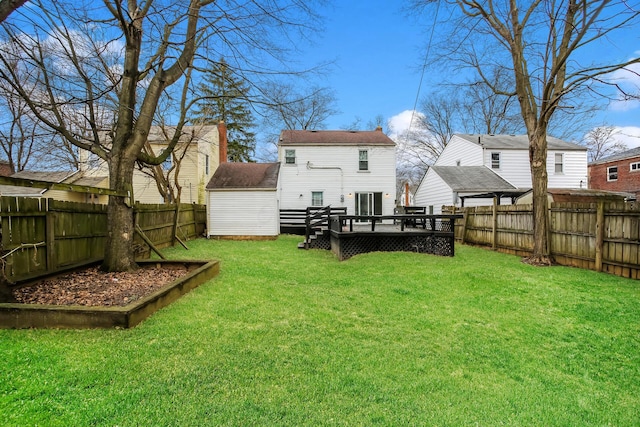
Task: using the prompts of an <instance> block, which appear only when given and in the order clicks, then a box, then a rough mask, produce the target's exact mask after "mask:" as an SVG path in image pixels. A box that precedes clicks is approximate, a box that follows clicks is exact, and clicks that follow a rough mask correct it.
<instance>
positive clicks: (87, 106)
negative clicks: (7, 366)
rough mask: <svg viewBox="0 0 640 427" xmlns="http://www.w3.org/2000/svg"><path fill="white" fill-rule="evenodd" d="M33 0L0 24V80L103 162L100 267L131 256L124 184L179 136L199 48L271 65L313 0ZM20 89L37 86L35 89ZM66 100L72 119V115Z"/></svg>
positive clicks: (302, 30) (302, 27)
mask: <svg viewBox="0 0 640 427" xmlns="http://www.w3.org/2000/svg"><path fill="white" fill-rule="evenodd" d="M31 3H32V7H30V8H28V10H27V9H21V10H20V11H19V12H16V14H15V15H14V16H12V19H11V22H10V23H9V21H8V20H7V21H5V22H4V23H3V29H4V31H5V34H6V40H7V42H6V43H5V46H6V45H11V46H12V47H17V48H18V49H19V50H20V55H19V56H18V57H16V56H15V55H14V54H13V51H14V49H2V50H0V80H4V81H6V82H8V83H9V84H10V86H11V88H12V90H13V91H14V92H15V93H16V94H18V95H19V96H21V97H22V99H24V100H25V101H26V102H27V104H28V105H29V108H30V109H31V111H32V113H33V114H34V115H35V117H37V118H38V120H39V121H40V122H41V123H43V124H44V125H46V126H47V127H48V128H49V129H52V130H54V131H56V132H57V133H58V134H60V135H62V136H63V137H64V138H65V140H67V141H69V142H70V143H71V144H73V145H74V146H76V147H79V148H81V149H84V150H87V151H90V152H91V153H93V154H94V155H96V156H99V157H100V158H102V159H103V160H105V161H106V162H107V163H108V166H109V180H110V188H111V189H112V190H115V191H116V192H118V193H119V194H120V195H119V196H111V197H110V198H109V206H108V217H109V223H110V227H109V234H108V236H107V243H106V246H105V258H104V262H103V265H102V268H103V269H104V270H109V271H123V270H129V269H132V268H135V266H136V265H135V262H134V253H133V245H132V242H133V234H134V229H133V212H132V209H131V207H130V206H129V204H128V199H127V197H126V196H125V194H128V193H129V194H130V193H131V191H132V177H133V170H134V167H135V165H136V164H137V163H143V164H147V165H159V164H162V163H163V162H164V161H165V160H166V159H167V158H168V157H169V156H170V155H171V153H172V151H173V149H174V147H175V146H176V145H177V143H178V141H179V138H180V135H181V134H182V128H183V126H184V124H185V121H186V114H187V112H188V110H189V107H190V106H191V104H192V103H193V102H194V101H193V93H194V90H193V89H194V86H195V80H196V79H195V77H196V76H195V75H193V74H192V71H198V70H201V69H206V68H207V61H208V57H209V56H210V55H209V54H211V53H212V52H215V51H216V50H224V51H227V52H231V54H230V55H229V56H230V57H233V58H235V59H237V60H243V59H244V62H245V69H247V70H253V71H254V72H256V73H259V72H261V73H263V74H264V75H266V74H267V73H268V72H271V73H274V72H277V71H278V70H277V69H276V67H277V66H282V65H281V64H285V63H286V61H284V59H285V58H284V56H285V55H286V54H287V53H288V50H287V49H288V46H289V45H290V42H291V40H294V39H299V40H304V39H305V37H307V35H308V33H309V32H312V31H313V30H314V29H315V26H313V25H311V22H313V20H312V18H315V15H314V13H313V5H314V2H309V1H302V0H285V1H281V2H273V1H269V0H264V1H260V0H249V1H239V0H224V1H214V0H174V1H168V0H147V1H139V0H130V1H128V2H122V1H120V0H105V1H104V2H101V3H100V4H89V3H87V4H83V3H82V2H64V1H45V0H33V1H32V2H31ZM14 18H15V19H14ZM23 30H25V31H23ZM292 31H297V33H296V34H292ZM285 42H286V43H287V45H284V43H285ZM219 56H220V55H218V54H215V57H216V58H217V57H219ZM16 60H18V61H22V62H23V63H24V64H26V65H27V67H28V68H29V69H33V70H37V73H36V72H34V73H33V74H32V75H31V76H30V79H29V80H28V81H21V80H20V79H19V78H18V76H17V75H16V73H14V72H13V71H12V69H11V68H9V67H7V65H8V64H10V63H12V62H13V61H16ZM256 64H260V65H256ZM280 71H281V70H280ZM285 71H290V70H285ZM30 88H37V89H38V91H37V96H34V93H33V91H32V90H31V89H30ZM167 97H174V99H175V102H174V106H175V114H174V123H175V128H174V129H175V133H174V135H172V136H171V138H170V139H169V142H168V145H167V148H166V149H165V150H163V151H162V152H161V153H158V154H157V155H152V154H150V153H148V152H145V150H144V146H145V143H146V142H147V135H148V134H149V130H150V128H151V126H152V125H153V124H154V121H155V120H156V110H157V106H158V103H159V102H160V101H161V100H162V99H165V98H167ZM71 110H73V111H74V112H76V113H80V114H81V115H82V117H83V118H84V120H83V121H82V123H76V122H74V121H73V120H71V119H70V116H71V115H72V114H70V111H71ZM105 110H106V111H111V112H112V116H111V117H112V119H111V120H110V121H109V123H108V124H109V126H104V125H105V122H104V121H102V120H101V119H100V115H101V112H103V111H105Z"/></svg>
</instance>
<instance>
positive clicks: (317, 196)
mask: <svg viewBox="0 0 640 427" xmlns="http://www.w3.org/2000/svg"><path fill="white" fill-rule="evenodd" d="M395 148H396V146H395V143H394V142H393V141H392V140H391V139H390V138H389V137H388V136H386V135H385V134H384V133H383V132H382V128H377V129H376V130H374V131H348V130H317V131H316V130H285V131H282V133H281V134H280V140H279V141H278V161H279V162H280V164H281V166H280V208H281V209H304V208H307V207H310V206H329V205H330V206H333V207H346V208H347V213H348V214H349V215H392V214H393V209H394V207H395V202H396V200H395V194H396V149H395Z"/></svg>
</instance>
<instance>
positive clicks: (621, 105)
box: [608, 64, 640, 111]
mask: <svg viewBox="0 0 640 427" xmlns="http://www.w3.org/2000/svg"><path fill="white" fill-rule="evenodd" d="M608 80H609V81H610V82H611V83H614V84H616V85H618V86H619V87H620V88H621V89H622V90H624V91H625V92H626V93H628V94H630V95H636V94H638V92H639V91H640V64H631V65H629V66H627V67H626V68H625V69H622V70H618V71H615V72H614V73H612V74H611V75H610V76H609V79H608ZM621 95H622V94H618V96H619V98H618V99H615V100H613V101H611V102H610V103H609V109H610V110H612V111H629V110H633V109H636V108H639V107H640V101H638V100H637V99H622V97H621Z"/></svg>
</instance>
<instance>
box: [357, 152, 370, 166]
mask: <svg viewBox="0 0 640 427" xmlns="http://www.w3.org/2000/svg"><path fill="white" fill-rule="evenodd" d="M358 170H361V171H368V170H369V152H368V151H367V150H360V151H359V153H358Z"/></svg>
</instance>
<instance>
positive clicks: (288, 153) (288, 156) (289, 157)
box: [284, 150, 296, 165]
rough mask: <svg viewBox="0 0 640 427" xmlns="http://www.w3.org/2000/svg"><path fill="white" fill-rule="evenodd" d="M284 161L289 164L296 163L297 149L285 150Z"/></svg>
mask: <svg viewBox="0 0 640 427" xmlns="http://www.w3.org/2000/svg"><path fill="white" fill-rule="evenodd" d="M284 163H285V164H287V165H295V164H296V150H284Z"/></svg>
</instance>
